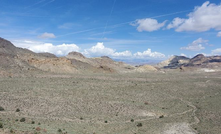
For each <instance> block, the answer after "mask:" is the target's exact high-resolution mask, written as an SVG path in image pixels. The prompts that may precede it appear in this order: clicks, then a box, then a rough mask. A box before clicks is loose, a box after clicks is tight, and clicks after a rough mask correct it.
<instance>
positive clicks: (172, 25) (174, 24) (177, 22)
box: [167, 17, 185, 29]
mask: <svg viewBox="0 0 221 134" xmlns="http://www.w3.org/2000/svg"><path fill="white" fill-rule="evenodd" d="M184 21H185V19H181V18H179V17H177V18H175V19H173V22H172V23H170V24H169V25H168V26H167V29H171V28H175V27H178V26H179V25H181V24H182V23H183V22H184Z"/></svg>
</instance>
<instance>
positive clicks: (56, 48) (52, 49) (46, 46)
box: [12, 40, 165, 59]
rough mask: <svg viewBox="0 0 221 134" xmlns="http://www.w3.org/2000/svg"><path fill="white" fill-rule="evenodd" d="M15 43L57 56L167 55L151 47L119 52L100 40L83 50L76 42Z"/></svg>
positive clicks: (148, 56)
mask: <svg viewBox="0 0 221 134" xmlns="http://www.w3.org/2000/svg"><path fill="white" fill-rule="evenodd" d="M12 43H13V44H15V46H17V47H21V48H27V49H29V50H31V51H33V52H36V53H42V52H49V53H53V54H55V55H57V56H65V55H67V54H68V53H69V52H72V51H77V52H81V53H82V54H84V55H85V56H87V57H100V56H109V57H111V58H115V59H162V58H165V55H164V54H162V53H160V52H152V51H151V49H147V50H146V51H144V52H136V53H134V54H133V53H132V52H131V51H128V50H126V51H122V52H117V51H116V50H114V49H112V48H108V47H105V46H104V44H103V43H101V42H98V43H97V44H96V45H95V46H92V47H91V48H89V49H84V50H83V52H82V51H80V48H79V47H78V46H77V45H75V44H61V45H53V44H52V43H43V42H37V41H31V40H14V41H12Z"/></svg>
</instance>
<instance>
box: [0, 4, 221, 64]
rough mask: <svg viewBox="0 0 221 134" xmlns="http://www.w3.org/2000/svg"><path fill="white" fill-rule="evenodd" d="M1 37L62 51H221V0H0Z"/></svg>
mask: <svg viewBox="0 0 221 134" xmlns="http://www.w3.org/2000/svg"><path fill="white" fill-rule="evenodd" d="M0 37H2V38H5V39H7V40H9V41H11V42H12V43H13V44H14V45H15V46H17V47H22V48H27V49H30V50H32V51H34V52H50V53H53V54H55V55H57V56H65V55H67V54H68V53H69V52H71V51H77V52H81V53H82V54H84V55H85V56H87V57H98V56H109V57H111V58H113V59H121V60H149V61H154V60H155V61H159V60H165V59H168V58H169V57H171V56H173V55H182V56H187V57H193V56H195V55H196V54H199V53H202V54H204V55H207V56H209V55H221V1H220V0H210V1H205V0H0Z"/></svg>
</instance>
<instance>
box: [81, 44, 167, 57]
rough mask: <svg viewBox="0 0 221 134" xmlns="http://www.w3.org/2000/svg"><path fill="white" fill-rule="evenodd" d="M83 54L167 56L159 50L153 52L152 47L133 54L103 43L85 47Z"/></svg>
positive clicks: (90, 55) (91, 55)
mask: <svg viewBox="0 0 221 134" xmlns="http://www.w3.org/2000/svg"><path fill="white" fill-rule="evenodd" d="M83 54H85V55H87V56H89V57H95V56H97V57H98V56H110V57H111V58H121V59H125V58H131V59H145V58H147V59H148V58H149V59H150V58H165V55H164V54H162V53H159V52H151V49H148V50H146V51H144V52H137V53H134V54H132V53H131V52H130V51H128V50H127V51H123V52H116V50H114V49H112V48H107V47H105V46H104V45H103V43H97V45H95V46H93V47H91V48H90V49H85V50H84V52H83Z"/></svg>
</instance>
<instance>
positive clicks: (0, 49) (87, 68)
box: [0, 38, 155, 74]
mask: <svg viewBox="0 0 221 134" xmlns="http://www.w3.org/2000/svg"><path fill="white" fill-rule="evenodd" d="M0 62H1V64H0V68H1V72H2V74H3V73H4V74H5V73H11V74H14V73H19V72H20V73H24V72H28V73H30V72H36V71H44V72H54V73H127V72H136V71H137V72H140V71H141V70H142V72H146V71H153V70H155V68H154V67H152V66H149V67H139V68H138V69H137V67H134V66H132V65H129V64H125V63H123V62H116V61H114V60H112V59H111V58H109V57H107V56H102V57H96V58H87V57H85V56H84V55H83V54H81V53H79V52H70V53H69V54H68V55H67V56H65V57H56V56H55V55H54V54H51V53H34V52H32V51H30V50H28V49H23V48H18V47H15V46H14V45H13V44H12V43H11V42H10V41H7V40H5V39H3V38H0Z"/></svg>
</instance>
